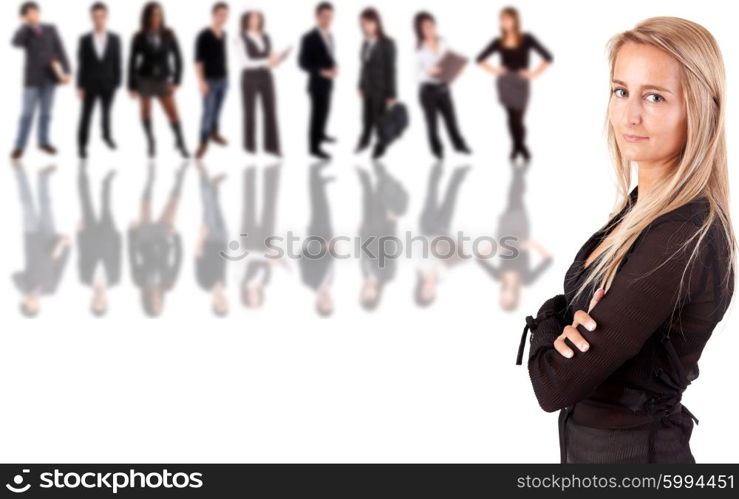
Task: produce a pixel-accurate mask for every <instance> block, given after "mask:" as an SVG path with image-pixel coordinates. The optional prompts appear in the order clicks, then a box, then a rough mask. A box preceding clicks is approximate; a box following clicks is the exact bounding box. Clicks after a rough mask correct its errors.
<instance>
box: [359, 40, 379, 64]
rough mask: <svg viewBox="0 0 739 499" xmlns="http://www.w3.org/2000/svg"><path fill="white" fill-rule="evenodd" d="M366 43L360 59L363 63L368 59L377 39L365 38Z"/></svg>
mask: <svg viewBox="0 0 739 499" xmlns="http://www.w3.org/2000/svg"><path fill="white" fill-rule="evenodd" d="M366 42H367V46H366V47H365V48H364V54H362V59H363V60H365V61H366V60H367V59H369V58H370V55H371V54H372V49H373V48H375V44H376V43H377V38H367V40H366Z"/></svg>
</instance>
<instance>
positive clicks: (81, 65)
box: [77, 35, 86, 88]
mask: <svg viewBox="0 0 739 499" xmlns="http://www.w3.org/2000/svg"><path fill="white" fill-rule="evenodd" d="M85 71H86V68H85V35H82V36H81V37H80V40H79V43H78V44H77V88H83V87H84V81H83V78H84V74H85Z"/></svg>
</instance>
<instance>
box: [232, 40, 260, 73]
mask: <svg viewBox="0 0 739 499" xmlns="http://www.w3.org/2000/svg"><path fill="white" fill-rule="evenodd" d="M245 34H246V36H248V37H249V40H251V41H252V42H254V44H255V45H256V46H257V48H258V49H259V50H264V45H265V41H264V35H262V34H256V33H252V32H250V31H246V33H245ZM234 42H235V43H236V47H237V48H236V51H237V52H238V53H239V60H240V61H241V67H242V68H243V69H256V68H269V56H267V57H259V58H252V57H249V51H248V50H247V49H246V42H245V41H244V39H243V37H238V38H236V39H235V40H234Z"/></svg>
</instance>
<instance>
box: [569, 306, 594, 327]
mask: <svg viewBox="0 0 739 499" xmlns="http://www.w3.org/2000/svg"><path fill="white" fill-rule="evenodd" d="M573 319H574V320H573V321H572V327H577V325H578V324H582V325H583V326H585V327H586V328H587V329H588V331H592V330H593V329H595V321H594V320H593V318H592V317H590V315H589V314H588V313H587V312H585V311H584V310H578V311H577V312H575V315H574V317H573Z"/></svg>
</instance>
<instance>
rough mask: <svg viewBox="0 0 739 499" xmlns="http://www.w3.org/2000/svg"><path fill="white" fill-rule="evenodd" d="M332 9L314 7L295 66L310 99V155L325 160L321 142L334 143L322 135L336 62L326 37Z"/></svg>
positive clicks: (326, 156) (327, 6) (332, 45)
mask: <svg viewBox="0 0 739 499" xmlns="http://www.w3.org/2000/svg"><path fill="white" fill-rule="evenodd" d="M333 14H334V8H333V6H332V5H331V4H330V3H328V2H322V3H320V4H318V6H317V7H316V27H315V28H314V29H312V30H311V31H309V32H308V33H306V34H305V35H303V39H302V40H301V42H300V54H299V56H298V62H299V64H300V67H301V68H302V69H303V70H304V71H306V72H307V73H308V94H309V95H310V99H311V114H310V129H309V132H308V138H309V141H310V153H311V154H312V155H313V156H316V157H317V158H320V159H329V158H330V157H331V156H329V155H328V154H327V153H326V152H325V151H324V150H322V149H321V143H322V142H334V139H333V138H331V137H329V136H327V135H326V121H328V111H329V106H330V104H331V90H332V87H333V81H334V78H336V72H337V69H336V60H335V59H334V54H335V52H334V40H333V37H332V36H331V33H329V31H328V30H329V27H330V26H331V20H332V18H333Z"/></svg>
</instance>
